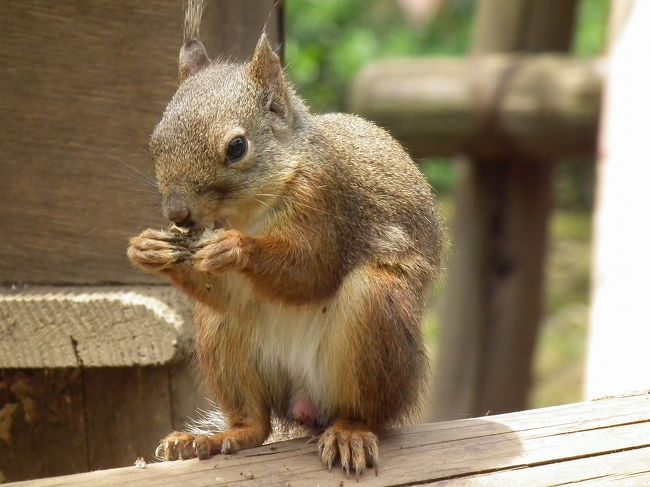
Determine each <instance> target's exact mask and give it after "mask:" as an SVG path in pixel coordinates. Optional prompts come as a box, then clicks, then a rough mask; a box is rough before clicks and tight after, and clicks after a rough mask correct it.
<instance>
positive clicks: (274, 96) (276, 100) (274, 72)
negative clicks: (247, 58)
mask: <svg viewBox="0 0 650 487" xmlns="http://www.w3.org/2000/svg"><path fill="white" fill-rule="evenodd" d="M248 71H249V76H250V77H251V78H252V79H253V80H255V81H257V82H258V83H259V84H260V85H262V86H263V87H264V88H265V90H266V92H267V94H268V97H269V98H268V108H269V110H270V111H272V112H274V113H276V114H277V115H279V116H280V117H282V118H285V119H286V118H287V117H289V113H288V112H289V111H290V107H289V100H288V99H287V91H286V87H285V85H284V78H283V76H282V64H281V63H280V58H279V57H278V55H277V54H276V53H275V52H273V48H272V47H271V44H269V41H268V40H267V38H266V34H265V33H264V32H262V35H261V36H260V40H259V41H257V47H256V48H255V53H254V54H253V59H251V62H250V64H249V65H248ZM289 118H290V117H289Z"/></svg>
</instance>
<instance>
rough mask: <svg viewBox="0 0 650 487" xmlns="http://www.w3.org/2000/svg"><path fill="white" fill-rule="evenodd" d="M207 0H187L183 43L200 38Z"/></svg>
mask: <svg viewBox="0 0 650 487" xmlns="http://www.w3.org/2000/svg"><path fill="white" fill-rule="evenodd" d="M204 7H205V0H187V6H186V7H185V23H184V25H183V43H185V42H187V41H198V40H199V27H200V26H201V16H202V15H203V8H204Z"/></svg>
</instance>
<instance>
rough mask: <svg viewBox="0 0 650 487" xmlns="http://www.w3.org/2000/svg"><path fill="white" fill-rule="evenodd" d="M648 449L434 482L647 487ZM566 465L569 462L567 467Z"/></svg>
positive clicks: (439, 486)
mask: <svg viewBox="0 0 650 487" xmlns="http://www.w3.org/2000/svg"><path fill="white" fill-rule="evenodd" d="M649 458H650V448H640V449H637V450H629V451H626V452H625V453H623V454H621V453H619V452H616V453H610V454H605V455H596V456H593V457H586V458H580V459H576V460H569V461H564V462H557V463H549V464H544V465H538V466H524V467H521V468H517V469H513V470H505V471H500V472H490V473H482V474H477V475H471V476H468V477H464V478H455V479H449V480H441V481H435V482H431V483H426V484H424V485H431V486H435V487H446V486H453V487H475V486H476V487H490V486H494V487H517V486H521V485H525V486H526V487H559V486H560V485H578V484H579V485H584V484H585V483H587V484H588V485H590V486H596V485H604V484H606V485H610V486H611V485H616V484H617V483H619V482H628V485H639V486H640V485H650V470H649V469H650V462H649V461H648V459H649ZM567 462H570V463H568V464H567Z"/></svg>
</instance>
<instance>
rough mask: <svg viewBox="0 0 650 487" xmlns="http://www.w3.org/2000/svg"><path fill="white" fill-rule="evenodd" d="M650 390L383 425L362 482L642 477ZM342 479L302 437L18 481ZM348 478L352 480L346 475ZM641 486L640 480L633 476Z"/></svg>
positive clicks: (648, 442)
mask: <svg viewBox="0 0 650 487" xmlns="http://www.w3.org/2000/svg"><path fill="white" fill-rule="evenodd" d="M648 452H650V396H649V395H648V394H645V393H642V394H641V393H640V394H634V395H630V396H625V397H617V398H608V399H603V400H598V401H592V402H586V403H579V404H572V405H567V406H559V407H553V408H546V409H540V410H533V411H523V412H518V413H511V414H505V415H500V416H494V417H484V418H476V419H466V420H457V421H450V422H446V423H433V424H426V425H421V426H417V427H411V428H403V429H400V430H396V431H393V432H390V433H389V434H387V435H385V437H384V438H383V439H382V443H381V447H380V456H381V468H380V473H379V476H378V477H375V476H374V475H372V474H371V473H366V474H364V476H363V477H362V479H361V482H362V483H363V484H364V485H374V486H380V485H381V486H389V485H415V484H417V485H420V484H426V485H445V486H446V485H454V486H455V485H460V486H463V485H482V486H487V485H495V486H497V485H498V486H520V485H526V486H548V485H557V484H562V485H565V484H567V485H568V484H572V483H577V484H580V485H584V484H585V483H587V482H588V481H594V482H598V481H604V480H612V479H627V480H629V479H633V481H635V482H636V481H637V480H639V479H647V478H648V472H649V471H650V455H648ZM235 482H237V483H242V485H251V486H253V485H260V486H267V485H281V486H286V485H290V486H292V487H296V486H303V485H304V486H312V485H321V486H340V485H342V484H343V485H347V484H348V481H346V479H345V477H344V475H343V474H342V473H341V472H340V471H339V470H333V471H332V472H331V473H328V472H327V470H326V469H325V468H324V467H323V466H322V465H321V463H320V460H319V459H318V457H317V447H316V446H315V445H313V444H311V445H305V442H304V439H299V440H292V441H289V442H283V443H276V444H271V445H265V446H263V447H260V448H256V449H252V450H247V451H242V452H239V453H236V454H234V455H228V456H225V457H222V456H216V457H213V458H211V459H208V460H205V461H201V462H199V461H197V460H189V461H185V462H180V461H179V462H168V463H156V464H150V465H147V467H146V468H144V469H139V468H136V467H129V468H123V469H115V470H108V471H98V472H92V473H88V474H81V475H76V476H68V477H59V478H52V479H42V480H37V481H32V482H28V483H24V484H19V485H33V486H63V485H65V486H75V485H93V486H95V485H138V486H145V485H156V486H158V485H169V486H175V485H231V484H233V483H235ZM351 482H354V481H353V480H351V481H350V483H351ZM634 485H643V484H639V483H637V484H634Z"/></svg>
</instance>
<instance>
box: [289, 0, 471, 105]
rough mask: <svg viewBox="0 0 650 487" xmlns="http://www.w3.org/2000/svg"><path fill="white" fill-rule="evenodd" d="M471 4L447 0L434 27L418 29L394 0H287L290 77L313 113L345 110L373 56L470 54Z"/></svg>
mask: <svg viewBox="0 0 650 487" xmlns="http://www.w3.org/2000/svg"><path fill="white" fill-rule="evenodd" d="M472 7H473V2H471V1H466V0H455V1H452V0H449V1H448V3H447V6H446V7H445V8H444V9H443V10H442V11H441V12H440V14H439V15H438V16H437V17H436V18H435V20H434V21H433V23H432V25H431V26H429V27H427V28H425V29H421V30H419V29H416V28H414V27H411V26H409V25H408V24H407V23H406V21H405V19H404V15H403V14H402V11H401V10H400V9H399V7H398V5H397V2H396V1H394V0H328V1H320V0H289V2H288V7H287V33H288V35H287V45H286V56H287V60H288V65H287V68H288V71H289V75H290V76H291V78H292V79H293V80H294V82H295V83H296V85H297V88H298V91H299V92H300V93H301V94H302V95H303V96H304V97H305V98H306V100H307V102H308V103H309V104H310V106H311V107H312V108H313V109H314V111H316V112H322V111H339V110H342V109H343V107H344V102H345V93H346V90H347V88H348V86H349V85H350V82H351V81H352V79H353V78H354V76H355V75H356V74H357V73H358V71H359V70H360V69H361V68H362V67H363V66H364V65H366V64H367V63H369V62H371V61H372V60H375V59H378V58H384V57H404V56H419V55H446V56H450V55H451V56H461V55H464V54H465V53H467V51H468V49H469V45H470V34H471V24H472V22H471V17H472V10H473V9H472Z"/></svg>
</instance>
